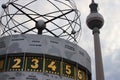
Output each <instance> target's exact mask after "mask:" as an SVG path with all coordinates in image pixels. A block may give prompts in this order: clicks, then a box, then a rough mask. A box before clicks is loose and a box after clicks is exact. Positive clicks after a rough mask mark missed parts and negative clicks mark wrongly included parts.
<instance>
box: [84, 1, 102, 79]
mask: <svg viewBox="0 0 120 80" xmlns="http://www.w3.org/2000/svg"><path fill="white" fill-rule="evenodd" d="M89 7H90V10H91V11H90V12H91V13H90V14H89V15H88V16H87V20H86V23H87V26H88V27H89V28H90V29H91V30H92V31H93V36H94V48H95V65H96V80H104V70H103V63H102V55H101V46H100V39H99V33H100V31H99V29H100V28H101V27H102V26H103V24H104V19H103V16H102V15H101V14H99V13H98V11H97V7H98V4H97V3H95V2H94V0H92V3H91V4H90V6H89Z"/></svg>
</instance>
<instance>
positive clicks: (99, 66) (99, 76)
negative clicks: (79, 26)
mask: <svg viewBox="0 0 120 80" xmlns="http://www.w3.org/2000/svg"><path fill="white" fill-rule="evenodd" d="M99 33H100V32H99V29H98V28H97V27H95V28H94V29H93V35H94V48H95V65H96V80H104V71H103V63H102V55H101V46H100V38H99Z"/></svg>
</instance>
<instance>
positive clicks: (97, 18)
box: [86, 3, 104, 30]
mask: <svg viewBox="0 0 120 80" xmlns="http://www.w3.org/2000/svg"><path fill="white" fill-rule="evenodd" d="M97 6H98V4H96V3H92V4H91V5H90V6H89V7H90V8H91V13H90V14H89V15H88V16H87V19H86V23H87V26H88V27H89V28H90V29H92V30H93V29H94V28H95V27H97V28H98V29H100V28H101V27H102V26H103V24H104V19H103V16H102V15H101V14H100V13H98V12H97Z"/></svg>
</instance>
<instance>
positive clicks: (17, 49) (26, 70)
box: [0, 34, 91, 80]
mask: <svg viewBox="0 0 120 80" xmlns="http://www.w3.org/2000/svg"><path fill="white" fill-rule="evenodd" d="M0 79H1V80H91V59H90V57H89V55H88V54H87V52H86V51H85V50H84V49H82V48H81V47H79V46H78V45H77V44H74V43H72V42H69V41H68V40H64V39H60V38H56V37H51V36H44V35H35V34H24V35H12V36H5V37H1V38H0Z"/></svg>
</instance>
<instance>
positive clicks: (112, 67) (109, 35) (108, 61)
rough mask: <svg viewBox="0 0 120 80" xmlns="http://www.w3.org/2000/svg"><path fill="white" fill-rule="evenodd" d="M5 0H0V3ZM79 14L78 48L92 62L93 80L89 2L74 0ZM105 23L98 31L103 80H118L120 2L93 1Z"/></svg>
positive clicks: (119, 73) (119, 64)
mask: <svg viewBox="0 0 120 80" xmlns="http://www.w3.org/2000/svg"><path fill="white" fill-rule="evenodd" d="M5 1H6V0H0V5H1V3H3V2H5ZM74 1H75V3H76V5H77V8H78V10H80V12H81V25H82V35H81V39H80V41H79V46H81V47H82V48H83V49H85V50H86V51H87V52H88V54H89V55H90V56H91V60H92V65H91V66H92V77H93V79H92V80H95V66H94V65H95V64H94V45H93V35H92V31H91V30H90V29H88V27H87V26H86V17H87V16H88V14H89V13H90V10H89V4H90V3H91V0H74ZM95 2H96V3H98V4H99V8H98V9H99V12H100V13H101V14H102V15H103V17H104V20H105V23H104V26H103V28H101V30H100V40H101V50H102V56H103V64H104V72H105V80H119V79H120V69H119V68H120V53H119V52H120V31H119V29H120V28H119V26H120V9H119V8H120V0H95ZM0 11H1V8H0Z"/></svg>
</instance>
